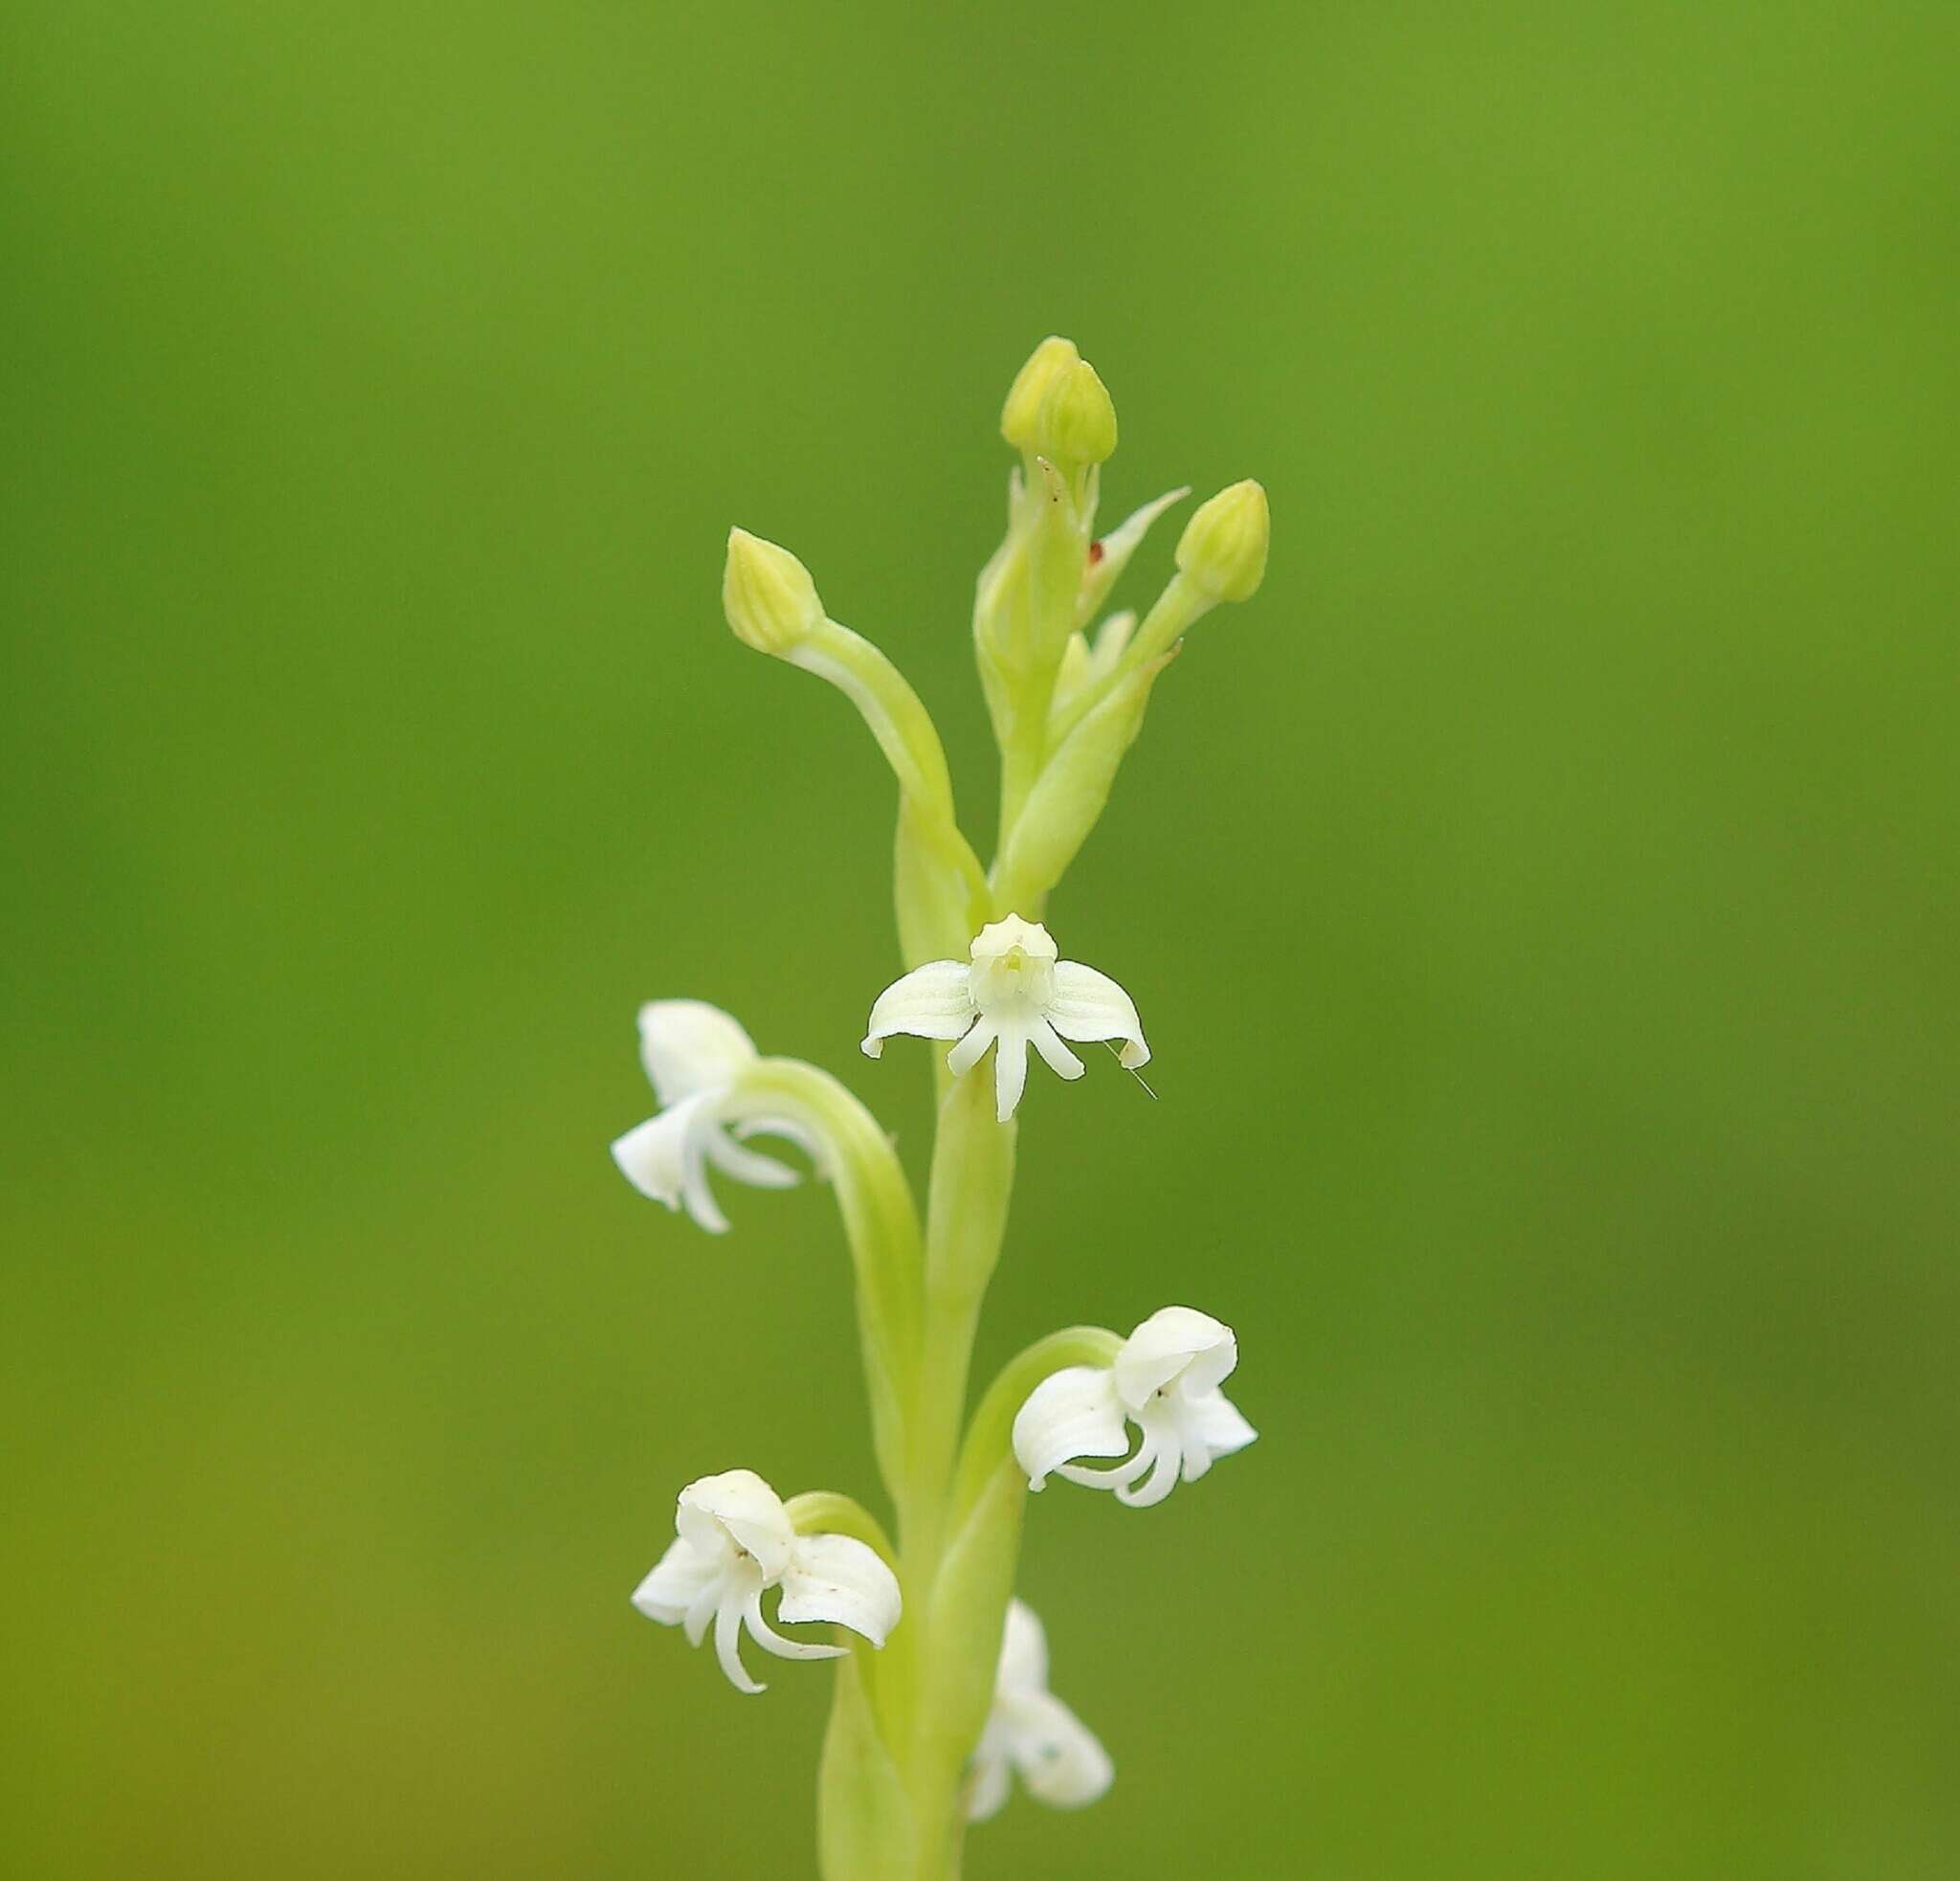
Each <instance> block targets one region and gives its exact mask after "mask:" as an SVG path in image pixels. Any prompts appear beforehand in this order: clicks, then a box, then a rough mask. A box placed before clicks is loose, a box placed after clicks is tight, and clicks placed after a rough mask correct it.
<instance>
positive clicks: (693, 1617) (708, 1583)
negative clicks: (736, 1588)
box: [680, 1575, 726, 1646]
mask: <svg viewBox="0 0 1960 1881" xmlns="http://www.w3.org/2000/svg"><path fill="white" fill-rule="evenodd" d="M725 1591H726V1590H725V1588H724V1585H723V1577H722V1576H720V1575H717V1576H716V1577H715V1578H714V1579H712V1580H705V1581H703V1582H702V1589H701V1592H700V1593H698V1594H697V1595H696V1596H695V1597H694V1604H693V1605H692V1606H690V1607H689V1608H688V1609H687V1612H686V1613H685V1614H684V1615H683V1616H682V1618H681V1622H680V1630H681V1631H682V1632H684V1633H685V1634H686V1635H687V1643H688V1645H689V1646H699V1645H700V1644H701V1643H702V1640H704V1639H705V1638H707V1633H708V1627H709V1625H710V1624H711V1623H713V1621H714V1617H715V1610H716V1608H718V1607H719V1606H720V1605H721V1604H722V1595H723V1594H724V1592H725Z"/></svg>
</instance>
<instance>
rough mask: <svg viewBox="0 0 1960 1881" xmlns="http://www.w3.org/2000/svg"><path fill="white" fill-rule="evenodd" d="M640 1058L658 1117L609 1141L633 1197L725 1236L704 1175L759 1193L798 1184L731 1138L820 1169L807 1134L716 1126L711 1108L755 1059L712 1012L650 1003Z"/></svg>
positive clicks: (765, 1124)
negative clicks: (752, 1139) (782, 1148)
mask: <svg viewBox="0 0 1960 1881" xmlns="http://www.w3.org/2000/svg"><path fill="white" fill-rule="evenodd" d="M639 1048H640V1058H641V1061H642V1062H643V1063H644V1064H645V1065H646V1069H647V1076H648V1077H649V1078H650V1079H651V1080H652V1081H653V1086H654V1094H655V1096H657V1098H658V1099H659V1100H660V1114H659V1115H658V1116H657V1117H650V1118H649V1119H648V1120H647V1121H646V1122H645V1123H643V1124H637V1125H635V1127H634V1128H633V1129H632V1130H630V1131H627V1132H626V1134H625V1135H624V1136H621V1137H619V1138H617V1139H616V1140H615V1141H614V1142H613V1145H612V1160H613V1161H614V1162H616V1163H617V1164H618V1165H619V1170H620V1174H621V1175H623V1176H625V1177H626V1179H627V1180H628V1181H629V1182H631V1183H632V1184H633V1186H634V1187H635V1189H637V1190H638V1191H639V1192H640V1194H641V1195H643V1196H648V1197H651V1198H653V1199H654V1200H655V1201H663V1202H665V1203H666V1204H667V1206H668V1207H669V1208H683V1207H684V1208H685V1209H686V1210H687V1212H688V1214H689V1215H690V1216H691V1217H692V1218H693V1219H694V1220H695V1221H696V1222H698V1223H699V1224H700V1225H701V1226H702V1227H703V1228H705V1229H706V1230H707V1231H708V1232H709V1233H710V1234H715V1235H719V1234H725V1233H726V1232H727V1228H728V1219H727V1217H726V1216H724V1214H723V1213H722V1211H721V1209H720V1208H719V1207H718V1206H716V1203H715V1197H714V1191H713V1190H712V1189H710V1188H709V1187H708V1175H707V1173H708V1169H709V1166H710V1165H712V1166H713V1167H714V1168H716V1169H719V1170H720V1171H721V1172H722V1173H723V1175H724V1176H733V1177H734V1178H735V1180H736V1181H738V1182H747V1183H749V1184H751V1185H752V1186H753V1187H756V1188H759V1189H788V1188H792V1187H794V1186H795V1184H796V1183H798V1182H800V1181H801V1180H802V1179H803V1178H802V1176H799V1175H798V1174H797V1173H796V1171H794V1170H793V1169H791V1168H790V1167H789V1166H788V1165H787V1164H784V1163H779V1162H777V1161H776V1159H775V1158H774V1157H773V1156H765V1155H761V1154H759V1153H757V1152H756V1151H754V1150H746V1149H744V1148H743V1146H742V1145H741V1144H740V1143H739V1142H737V1141H736V1140H735V1139H736V1138H737V1137H747V1136H755V1135H765V1136H782V1137H787V1138H788V1139H789V1140H790V1141H791V1143H794V1144H795V1145H796V1146H797V1147H798V1148H799V1149H801V1150H803V1151H804V1152H805V1153H807V1154H808V1155H809V1156H810V1157H811V1159H812V1161H813V1162H817V1163H818V1164H819V1165H820V1164H821V1160H822V1159H821V1154H820V1153H819V1151H818V1148H817V1145H816V1143H815V1142H814V1141H813V1139H812V1137H811V1136H810V1134H809V1132H808V1131H805V1130H804V1129H803V1128H802V1127H801V1126H800V1125H798V1124H795V1123H792V1122H791V1121H789V1120H788V1119H787V1118H773V1117H770V1118H761V1117H758V1118H751V1119H750V1120H748V1121H747V1122H746V1123H740V1124H737V1125H736V1126H735V1128H734V1130H733V1131H732V1133H731V1132H730V1131H729V1130H728V1128H727V1126H725V1125H724V1123H723V1122H722V1120H721V1117H720V1115H719V1112H718V1108H717V1107H718V1106H719V1105H720V1104H721V1103H722V1101H723V1100H724V1098H726V1096H727V1095H728V1093H729V1092H730V1091H731V1090H733V1089H734V1087H735V1086H736V1084H737V1082H738V1081H739V1080H740V1079H741V1076H742V1074H743V1072H745V1071H746V1070H747V1068H748V1067H749V1066H750V1065H751V1064H754V1063H755V1062H756V1059H757V1057H758V1055H759V1054H758V1053H757V1051H756V1049H755V1046H754V1044H753V1042H751V1041H750V1039H749V1037H748V1034H747V1033H746V1032H745V1031H744V1030H743V1029H742V1027H741V1025H740V1024H739V1023H737V1021H736V1020H735V1019H731V1018H730V1017H729V1016H728V1014H726V1013H724V1012H723V1011H722V1010H721V1008H720V1007H719V1006H711V1005H709V1004H707V1003H706V1001H704V1000H702V999H654V1000H651V1001H649V1002H648V1003H647V1004H646V1005H644V1006H642V1007H641V1008H640V1009H639Z"/></svg>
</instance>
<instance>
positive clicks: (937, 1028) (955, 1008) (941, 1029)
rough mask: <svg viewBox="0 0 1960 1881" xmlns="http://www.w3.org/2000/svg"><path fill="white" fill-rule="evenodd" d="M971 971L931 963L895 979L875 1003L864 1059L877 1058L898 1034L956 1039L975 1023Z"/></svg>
mask: <svg viewBox="0 0 1960 1881" xmlns="http://www.w3.org/2000/svg"><path fill="white" fill-rule="evenodd" d="M967 976H968V969H967V966H966V964H965V963H964V962H963V961H959V960H928V961H927V962H926V963H925V964H924V966H923V967H915V968H914V969H913V970H912V972H910V973H909V974H906V975H905V976H904V977H903V978H902V979H895V980H894V981H893V982H892V983H891V984H890V985H889V986H888V987H886V988H885V990H884V991H883V992H882V993H880V995H879V996H878V997H877V998H876V999H875V1000H874V1001H873V1002H872V1007H871V1018H870V1020H869V1021H868V1023H867V1024H866V1026H865V1031H864V1055H865V1057H866V1058H877V1057H878V1056H880V1053H882V1052H883V1050H884V1041H886V1040H887V1039H889V1038H890V1037H891V1036H892V1034H893V1033H895V1032H909V1033H911V1034H912V1035H913V1036H914V1037H915V1038H920V1039H957V1038H958V1037H959V1036H960V1034H961V1033H963V1032H964V1031H965V1030H966V1029H967V1027H968V1026H969V1025H971V1024H972V1022H973V1002H972V1001H971V1000H970V999H969V997H968V996H967Z"/></svg>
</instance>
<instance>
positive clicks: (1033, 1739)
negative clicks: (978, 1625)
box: [967, 1601, 1116, 1823]
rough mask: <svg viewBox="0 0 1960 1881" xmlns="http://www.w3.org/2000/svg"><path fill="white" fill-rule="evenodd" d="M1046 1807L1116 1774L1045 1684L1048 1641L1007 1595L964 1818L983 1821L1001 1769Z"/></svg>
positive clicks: (992, 1808)
mask: <svg viewBox="0 0 1960 1881" xmlns="http://www.w3.org/2000/svg"><path fill="white" fill-rule="evenodd" d="M1010 1767H1012V1768H1013V1769H1015V1770H1018V1771H1019V1772H1020V1774H1021V1781H1022V1782H1023V1783H1024V1784H1025V1785H1026V1786H1027V1791H1028V1794H1029V1795H1030V1796H1032V1797H1034V1798H1036V1800H1037V1801H1039V1802H1042V1803H1047V1804H1048V1805H1049V1807H1050V1808H1052V1809H1080V1807H1081V1806H1082V1805H1083V1804H1084V1803H1094V1802H1095V1801H1096V1799H1097V1798H1098V1797H1100V1796H1101V1795H1102V1794H1103V1791H1105V1790H1106V1789H1107V1788H1108V1787H1109V1784H1110V1781H1111V1780H1112V1779H1113V1778H1114V1777H1115V1775H1116V1769H1115V1766H1114V1765H1113V1764H1112V1763H1111V1762H1110V1761H1109V1753H1108V1752H1107V1751H1105V1750H1104V1749H1103V1746H1102V1745H1101V1744H1100V1743H1098V1742H1097V1741H1096V1735H1095V1733H1094V1732H1092V1731H1091V1730H1090V1729H1089V1728H1088V1726H1087V1725H1085V1724H1084V1723H1083V1722H1082V1721H1081V1719H1080V1718H1079V1717H1077V1715H1076V1714H1075V1713H1073V1712H1072V1711H1070V1710H1069V1708H1068V1707H1067V1706H1066V1705H1064V1704H1063V1703H1062V1702H1061V1700H1060V1699H1059V1698H1058V1697H1056V1696H1055V1694H1054V1693H1053V1692H1052V1691H1049V1689H1048V1640H1047V1637H1046V1635H1045V1634H1044V1633H1043V1632H1042V1630H1041V1623H1040V1621H1038V1620H1037V1619H1036V1617H1035V1614H1034V1611H1033V1609H1032V1608H1030V1607H1027V1606H1025V1605H1023V1604H1022V1603H1021V1602H1020V1601H1010V1602H1009V1604H1008V1609H1007V1631H1006V1632H1005V1634H1003V1635H1002V1638H1001V1642H1000V1670H999V1671H998V1673H996V1674H995V1677H994V1686H993V1709H992V1710H991V1712H989V1713H988V1714H987V1728H986V1729H985V1730H984V1731H982V1732H981V1734H980V1742H979V1745H978V1746H977V1748H976V1749H975V1750H974V1752H973V1762H972V1775H971V1778H970V1779H969V1782H970V1787H969V1789H968V1792H967V1820H968V1821H969V1822H972V1823H979V1822H985V1821H986V1820H987V1818H988V1817H989V1816H991V1815H994V1814H996V1813H998V1811H999V1809H1000V1806H1001V1804H1002V1803H1005V1802H1006V1801H1007V1792H1008V1771H1009V1769H1010Z"/></svg>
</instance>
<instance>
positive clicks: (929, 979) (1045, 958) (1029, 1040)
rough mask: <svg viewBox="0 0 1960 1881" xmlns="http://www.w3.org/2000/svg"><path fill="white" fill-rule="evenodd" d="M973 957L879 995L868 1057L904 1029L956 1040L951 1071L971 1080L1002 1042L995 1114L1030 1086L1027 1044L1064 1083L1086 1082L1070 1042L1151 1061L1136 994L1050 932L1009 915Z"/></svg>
mask: <svg viewBox="0 0 1960 1881" xmlns="http://www.w3.org/2000/svg"><path fill="white" fill-rule="evenodd" d="M969 952H970V954H971V958H970V960H969V961H968V962H966V963H964V964H963V963H962V962H960V961H958V960H928V961H927V962H926V963H925V965H924V966H923V967H919V968H915V969H914V970H913V971H912V972H911V973H909V974H906V975H905V976H904V977H903V978H902V979H899V980H894V981H893V982H892V984H891V985H890V986H888V987H886V988H885V990H884V991H883V992H882V993H880V995H879V996H878V998H877V1000H876V1001H875V1002H874V1004H873V1005H872V1008H871V1019H870V1024H869V1028H868V1030H867V1031H866V1033H865V1037H864V1055H865V1056H866V1057H867V1058H878V1057H880V1056H881V1055H882V1053H883V1051H884V1041H886V1040H887V1039H888V1038H890V1037H891V1036H892V1035H893V1034H894V1033H897V1032H909V1033H911V1034H912V1035H914V1036H915V1037H917V1038H921V1039H957V1040H958V1041H959V1042H958V1043H957V1044H956V1045H954V1047H953V1048H952V1050H951V1051H950V1052H948V1053H947V1061H946V1062H947V1067H948V1068H949V1069H950V1070H951V1072H952V1074H953V1076H954V1077H956V1078H960V1077H964V1076H966V1074H967V1073H968V1072H969V1071H970V1070H971V1069H972V1068H973V1066H974V1065H976V1064H979V1062H980V1060H981V1059H982V1058H983V1057H985V1056H986V1053H987V1048H988V1046H990V1045H994V1046H996V1050H995V1052H994V1061H993V1087H994V1114H995V1115H996V1116H997V1117H998V1118H999V1119H1000V1121H1001V1122H1002V1123H1006V1122H1007V1120H1008V1119H1009V1118H1010V1117H1012V1116H1013V1113H1014V1107H1015V1106H1016V1105H1017V1104H1019V1103H1020V1101H1021V1092H1022V1090H1023V1089H1024V1088H1025V1086H1026V1085H1027V1082H1028V1047H1029V1046H1030V1045H1033V1046H1034V1048H1035V1049H1036V1051H1037V1052H1039V1053H1040V1054H1041V1057H1042V1061H1043V1062H1044V1063H1045V1064H1047V1066H1048V1068H1049V1069H1050V1070H1051V1071H1053V1072H1055V1074H1056V1075H1057V1076H1058V1077H1062V1078H1080V1076H1081V1075H1082V1062H1081V1060H1080V1059H1079V1058H1078V1057H1077V1056H1076V1055H1075V1053H1074V1052H1072V1051H1070V1050H1069V1048H1068V1047H1067V1046H1066V1045H1065V1044H1063V1043H1062V1040H1064V1039H1074V1040H1077V1041H1097V1040H1103V1039H1121V1040H1122V1041H1124V1044H1123V1050H1122V1051H1121V1053H1120V1054H1119V1055H1118V1062H1119V1063H1120V1064H1123V1066H1124V1067H1125V1069H1126V1070H1131V1071H1134V1070H1136V1069H1137V1068H1138V1067H1139V1066H1141V1065H1144V1064H1148V1063H1149V1062H1150V1048H1149V1046H1148V1045H1147V1044H1146V1043H1145V1042H1144V1028H1143V1022H1142V1021H1141V1020H1140V1019H1138V1018H1137V1009H1136V1006H1135V1004H1134V1002H1133V1001H1132V1000H1131V998H1130V996H1129V995H1128V994H1127V993H1125V991H1124V990H1123V988H1122V987H1120V986H1119V985H1117V983H1116V982H1115V981H1114V980H1113V979H1111V978H1110V977H1109V975H1108V974H1099V973H1098V972H1097V971H1096V970H1095V968H1093V967H1085V966H1083V965H1082V964H1081V963H1080V961H1077V960H1058V959H1057V958H1056V947H1055V942H1054V940H1053V939H1052V938H1051V937H1050V935H1049V932H1048V929H1046V928H1044V927H1042V926H1041V925H1040V924H1039V923H1038V922H1030V921H1023V920H1022V919H1021V918H1020V917H1019V916H1018V915H1014V914H1010V915H1008V916H1007V917H1006V918H1005V919H1004V920H1000V921H995V922H992V923H991V925H989V926H988V927H985V928H982V929H980V932H979V934H978V936H977V937H976V938H975V939H974V941H973V944H972V947H971V948H970V949H969Z"/></svg>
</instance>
